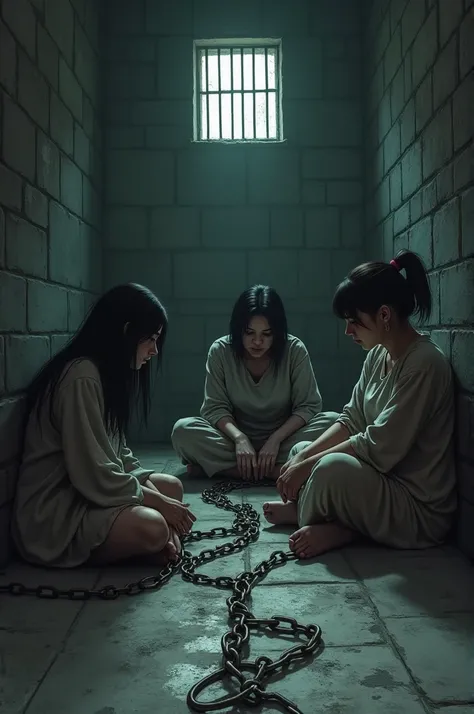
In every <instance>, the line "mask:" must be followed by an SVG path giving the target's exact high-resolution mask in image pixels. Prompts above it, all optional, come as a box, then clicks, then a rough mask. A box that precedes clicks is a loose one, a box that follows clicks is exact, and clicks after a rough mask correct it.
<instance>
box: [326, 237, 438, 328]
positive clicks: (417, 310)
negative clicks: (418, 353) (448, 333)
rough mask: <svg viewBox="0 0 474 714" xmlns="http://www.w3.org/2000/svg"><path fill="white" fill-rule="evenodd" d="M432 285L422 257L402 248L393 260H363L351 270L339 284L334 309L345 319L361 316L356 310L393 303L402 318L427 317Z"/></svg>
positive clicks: (372, 310) (368, 310)
mask: <svg viewBox="0 0 474 714" xmlns="http://www.w3.org/2000/svg"><path fill="white" fill-rule="evenodd" d="M431 304H432V300H431V289H430V284H429V282H428V276H427V273H426V269H425V266H424V265H423V262H422V260H421V258H420V257H419V256H418V255H416V254H415V253H413V252H412V251H410V250H401V251H400V252H399V253H398V255H397V256H396V257H395V258H394V259H393V260H391V261H390V263H383V262H371V263H363V264H362V265H359V266H357V268H354V270H351V272H350V273H349V275H348V276H347V278H345V280H343V281H342V283H340V284H339V286H338V287H337V290H336V293H335V295H334V299H333V311H334V313H335V314H336V315H337V316H338V317H340V318H342V319H348V318H350V319H353V320H355V321H357V320H358V318H357V313H358V312H365V313H367V314H368V315H375V314H376V313H377V311H378V310H379V308H380V307H381V306H382V305H390V306H391V307H392V308H393V309H394V310H395V311H396V313H397V314H398V316H399V318H400V319H401V320H407V319H409V318H410V317H411V316H412V315H416V316H418V317H419V319H420V321H422V322H423V321H424V320H426V318H428V317H429V316H430V314H431Z"/></svg>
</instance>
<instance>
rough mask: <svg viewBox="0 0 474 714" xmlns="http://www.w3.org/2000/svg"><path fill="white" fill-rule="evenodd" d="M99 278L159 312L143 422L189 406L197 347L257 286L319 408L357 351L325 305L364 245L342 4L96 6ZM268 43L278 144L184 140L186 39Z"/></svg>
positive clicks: (354, 5) (358, 104)
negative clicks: (162, 326) (102, 76)
mask: <svg viewBox="0 0 474 714" xmlns="http://www.w3.org/2000/svg"><path fill="white" fill-rule="evenodd" d="M106 26H107V31H108V34H107V37H106V38H105V42H106V49H105V52H106V88H107V98H106V101H107V107H106V127H105V135H106V143H107V146H106V185H105V197H106V204H105V236H106V249H105V284H106V286H110V285H113V284H116V283H118V282H121V281H125V280H135V281H138V282H142V283H144V284H146V285H148V286H149V287H150V288H151V289H153V290H154V291H156V293H157V294H158V296H159V297H160V298H161V299H162V300H163V302H164V303H165V305H166V306H167V308H168V310H169V313H170V339H169V343H168V345H167V349H166V355H165V359H164V374H163V377H162V379H161V380H160V382H159V383H158V386H157V390H156V394H155V400H154V412H153V417H152V419H151V424H150V428H149V429H148V430H147V431H145V430H140V431H139V432H138V433H137V434H136V437H138V438H140V439H141V440H144V441H156V440H158V441H168V440H169V436H170V431H171V428H172V425H173V423H174V421H175V420H176V419H177V418H179V417H181V416H186V415H190V414H195V413H196V412H197V411H198V409H199V407H200V404H201V401H202V390H203V383H204V365H205V358H206V352H207V349H208V347H209V345H210V343H211V342H212V341H213V340H214V339H215V338H217V337H218V336H220V335H222V334H225V333H226V332H227V326H228V319H229V316H230V310H231V308H232V305H233V302H234V301H235V299H236V298H237V296H238V295H239V293H240V292H241V291H242V290H244V289H245V288H246V287H248V286H249V285H250V284H252V283H255V282H263V283H269V284H271V285H273V286H274V287H275V288H276V289H277V290H278V291H279V292H280V294H281V296H282V298H283V299H284V302H285V305H286V308H287V311H288V317H289V324H290V329H291V331H292V332H294V333H295V334H297V335H298V336H300V337H301V338H302V339H303V340H304V341H305V342H306V344H307V346H308V348H309V349H310V352H311V355H312V358H313V363H314V367H315V370H316V374H317V377H318V379H319V382H320V385H321V390H322V393H323V398H324V403H325V407H326V408H339V407H340V406H342V404H343V403H344V402H345V401H346V400H347V399H348V397H349V395H350V390H351V388H352V385H353V384H354V382H355V380H356V378H357V376H358V373H359V369H360V365H361V360H362V356H361V354H360V352H359V351H357V349H355V348H354V346H353V345H351V344H349V343H348V341H347V339H344V336H343V330H342V325H338V324H337V323H336V321H335V320H334V318H333V317H332V314H331V306H330V303H331V296H332V293H333V290H334V288H335V286H336V285H337V283H338V282H339V281H340V280H341V279H342V278H343V277H344V275H345V274H346V273H347V271H348V270H349V269H350V268H351V267H353V266H354V265H355V264H357V263H358V262H360V257H361V254H362V253H361V251H362V242H363V235H362V217H363V215H362V208H363V195H362V194H363V174H362V85H361V46H362V25H361V14H360V6H359V3H358V2H355V0H318V2H314V1H313V0H291V2H290V0H235V1H231V2H225V3H223V2H217V1H216V0H195V1H194V2H192V0H181V1H180V2H179V3H177V2H176V3H172V4H170V3H169V2H165V0H134V2H133V3H131V2H128V0H125V1H121V2H118V1H116V0H115V1H114V2H109V3H108V5H107V20H106ZM227 37H247V38H261V37H280V38H282V52H283V122H284V137H285V141H284V143H279V144H275V143H273V144H269V145H258V144H252V145H242V144H237V143H236V144H220V145H219V144H211V143H201V144H200V143H195V142H193V39H199V38H207V39H209V38H227Z"/></svg>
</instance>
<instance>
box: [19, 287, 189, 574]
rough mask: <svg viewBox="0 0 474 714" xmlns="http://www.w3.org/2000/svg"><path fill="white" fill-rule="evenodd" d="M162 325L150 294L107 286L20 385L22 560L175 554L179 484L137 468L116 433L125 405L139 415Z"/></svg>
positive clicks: (180, 515)
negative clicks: (23, 390)
mask: <svg viewBox="0 0 474 714" xmlns="http://www.w3.org/2000/svg"><path fill="white" fill-rule="evenodd" d="M167 324H168V318H167V314H166V311H165V309H164V307H163V306H162V305H161V303H160V301H159V300H158V298H157V297H156V296H155V295H154V294H153V293H152V292H151V291H150V290H148V289H147V288H145V287H143V286H141V285H136V284H133V283H131V284H127V285H119V286H117V287H114V288H112V289H111V290H109V291H108V292H107V293H105V294H104V295H103V296H102V297H101V298H99V300H98V301H97V302H96V304H95V305H94V306H93V308H92V310H91V311H90V313H89V315H88V316H87V318H86V320H85V321H84V323H83V325H82V327H81V328H80V329H79V331H78V332H77V333H76V334H75V335H74V336H73V338H72V339H71V341H70V342H69V344H67V345H66V347H64V349H63V350H61V351H60V352H59V353H58V354H57V355H55V356H54V357H53V358H52V359H51V360H50V361H49V362H48V363H47V364H46V365H45V366H44V367H43V369H42V370H41V371H40V372H39V374H38V375H37V376H36V377H35V379H34V380H33V381H32V383H31V384H30V386H29V388H28V390H27V415H26V416H27V419H26V428H25V434H24V443H23V454H22V461H21V465H20V471H19V478H18V483H17V490H16V497H15V505H14V513H13V523H12V533H13V538H14V541H15V544H16V546H17V549H18V551H19V553H20V555H21V556H22V557H23V558H24V559H25V560H27V561H29V562H31V563H33V564H37V565H46V566H52V567H60V568H70V567H75V566H78V565H81V564H83V563H86V562H93V563H113V562H116V561H120V560H125V559H128V558H131V557H138V556H147V557H148V558H150V557H151V558H152V560H154V561H155V562H159V563H166V562H168V561H169V560H170V559H175V558H176V557H177V555H178V553H179V551H180V547H181V544H180V540H179V536H180V535H184V534H185V533H187V532H189V530H190V529H191V527H192V523H193V521H194V520H195V517H194V516H193V514H192V513H191V512H190V511H189V509H188V507H187V506H186V505H184V504H183V503H182V497H183V488H182V485H181V482H180V481H179V480H178V479H177V478H175V477H174V476H168V475H166V474H156V473H154V472H153V470H151V469H144V468H142V467H141V466H140V463H139V462H138V460H137V459H136V458H135V457H134V456H133V454H132V452H131V451H130V449H129V448H128V447H127V444H126V439H125V434H126V432H127V427H128V425H129V422H130V419H131V416H132V412H133V410H134V408H135V407H136V406H138V405H141V411H142V415H143V417H144V419H145V421H146V418H147V416H148V412H149V408H150V366H151V365H150V360H151V359H152V358H154V359H155V360H158V361H159V360H160V359H161V354H162V350H163V345H164V342H165V337H166V330H167Z"/></svg>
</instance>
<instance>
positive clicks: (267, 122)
mask: <svg viewBox="0 0 474 714" xmlns="http://www.w3.org/2000/svg"><path fill="white" fill-rule="evenodd" d="M268 94H269V92H268V47H265V101H266V105H267V106H266V111H265V119H266V125H267V139H269V138H270V119H269V117H268Z"/></svg>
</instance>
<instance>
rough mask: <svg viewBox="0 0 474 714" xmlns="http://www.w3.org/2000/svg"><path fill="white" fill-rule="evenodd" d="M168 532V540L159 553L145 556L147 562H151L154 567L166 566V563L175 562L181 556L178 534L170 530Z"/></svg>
mask: <svg viewBox="0 0 474 714" xmlns="http://www.w3.org/2000/svg"><path fill="white" fill-rule="evenodd" d="M169 531H170V539H169V541H168V542H167V544H166V545H165V547H164V548H163V550H160V552H159V553H156V554H155V555H152V556H147V557H146V560H147V562H152V563H154V564H156V565H168V563H169V562H170V561H171V562H175V561H176V560H177V559H178V557H179V556H180V555H181V541H180V539H179V536H178V534H177V533H176V531H175V530H173V529H172V528H170V529H169Z"/></svg>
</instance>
